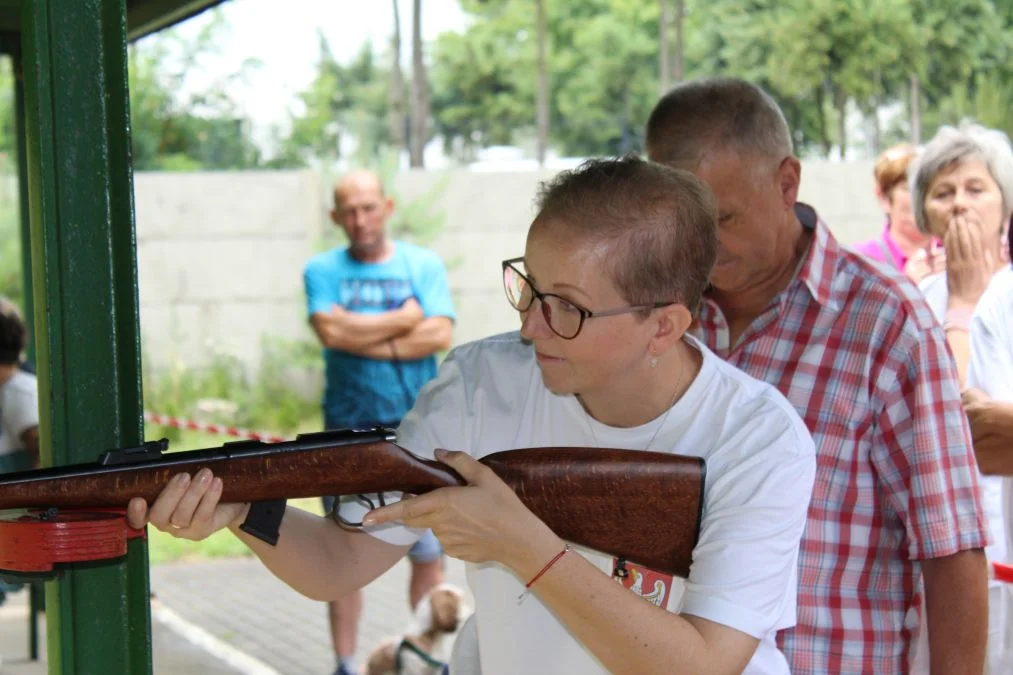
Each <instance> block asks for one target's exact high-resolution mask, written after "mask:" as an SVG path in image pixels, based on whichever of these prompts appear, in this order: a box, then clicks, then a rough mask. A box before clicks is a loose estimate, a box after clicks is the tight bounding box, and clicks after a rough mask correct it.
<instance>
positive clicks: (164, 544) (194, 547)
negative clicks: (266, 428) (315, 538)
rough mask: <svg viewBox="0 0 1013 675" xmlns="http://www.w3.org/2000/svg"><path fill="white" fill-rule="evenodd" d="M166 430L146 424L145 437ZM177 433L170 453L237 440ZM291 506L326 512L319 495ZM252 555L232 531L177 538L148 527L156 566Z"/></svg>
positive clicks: (158, 434) (190, 432)
mask: <svg viewBox="0 0 1013 675" xmlns="http://www.w3.org/2000/svg"><path fill="white" fill-rule="evenodd" d="M163 431H164V428H163V427H160V426H157V425H150V424H149V425H145V438H146V439H148V440H151V439H155V438H161V437H162V436H164V435H166V434H164V433H162V432H163ZM174 436H177V438H175V439H173V440H171V441H170V446H169V449H170V452H179V451H182V450H195V449H198V448H210V447H216V446H220V445H221V444H222V443H226V442H228V441H230V440H236V439H232V438H229V437H225V436H215V435H212V434H205V433H201V432H197V431H186V430H179V433H178V435H177V434H174ZM289 506H295V507H298V508H301V509H303V510H304V511H309V512H310V513H315V514H317V515H322V514H323V507H322V505H321V503H320V499H318V498H309V499H293V500H290V501H289ZM250 555H253V554H252V552H251V551H250V549H249V548H247V547H246V544H244V543H242V542H241V541H239V539H238V538H237V537H236V536H235V535H233V534H232V533H231V532H228V531H224V530H223V531H221V532H216V533H214V534H213V535H211V536H210V537H208V538H207V539H205V540H204V541H189V540H187V539H177V538H175V537H173V536H172V535H169V534H166V533H165V532H160V531H159V530H157V529H155V528H154V527H149V528H148V556H149V560H150V562H151V564H152V565H160V564H163V563H170V562H187V561H197V560H209V559H215V558H237V557H243V556H250Z"/></svg>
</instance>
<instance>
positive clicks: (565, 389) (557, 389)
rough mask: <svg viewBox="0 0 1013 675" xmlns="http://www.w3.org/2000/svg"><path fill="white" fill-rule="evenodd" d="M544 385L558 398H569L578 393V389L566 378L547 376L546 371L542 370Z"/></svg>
mask: <svg viewBox="0 0 1013 675" xmlns="http://www.w3.org/2000/svg"><path fill="white" fill-rule="evenodd" d="M542 384H544V385H545V388H546V389H548V390H549V391H551V392H552V393H553V394H555V395H556V396H569V395H570V394H573V393H576V391H577V388H576V387H574V386H573V385H572V384H571V383H569V382H567V381H566V380H565V379H564V378H561V377H552V376H551V375H548V376H547V375H546V373H545V371H544V370H542Z"/></svg>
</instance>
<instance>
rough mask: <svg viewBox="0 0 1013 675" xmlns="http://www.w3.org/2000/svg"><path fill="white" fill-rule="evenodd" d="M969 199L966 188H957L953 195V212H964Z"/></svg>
mask: <svg viewBox="0 0 1013 675" xmlns="http://www.w3.org/2000/svg"><path fill="white" fill-rule="evenodd" d="M969 203H970V199H969V195H968V194H967V190H963V189H958V190H957V191H956V192H955V193H954V195H953V213H955V214H962V213H965V212H966V211H967V209H968V207H969Z"/></svg>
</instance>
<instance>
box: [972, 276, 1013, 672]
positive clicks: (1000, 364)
mask: <svg viewBox="0 0 1013 675" xmlns="http://www.w3.org/2000/svg"><path fill="white" fill-rule="evenodd" d="M967 384H968V386H970V387H976V388H978V389H981V390H982V391H984V392H985V393H986V394H988V395H989V396H991V397H992V398H994V399H996V400H999V401H1013V268H1010V267H1009V266H1006V268H1005V269H1003V270H1001V271H1000V272H998V273H997V274H996V275H995V276H994V277H992V280H991V281H990V282H989V283H988V288H986V289H985V293H984V294H983V295H982V296H981V299H980V300H979V301H978V306H977V307H975V309H974V316H973V317H972V318H971V363H970V366H969V368H968V372H967ZM985 480H986V481H987V484H988V487H987V488H986V489H988V490H990V491H991V490H992V489H993V484H994V485H995V486H997V487H998V488H999V489H1000V490H1001V504H1000V507H999V512H1000V514H1001V517H1002V522H1000V523H998V524H994V525H993V527H992V532H993V536H994V537H995V540H996V541H995V544H993V545H992V546H991V547H990V556H989V557H990V558H991V559H993V560H1000V561H1002V562H1006V563H1013V553H1011V551H1010V542H1013V480H1011V479H1009V478H1000V477H997V476H988V477H987V478H986V479H985ZM996 586H998V588H997V587H996ZM1011 595H1013V589H1011V588H1010V586H1009V584H1005V583H1002V582H994V583H992V584H990V588H989V627H988V661H987V663H988V668H987V672H988V673H989V675H993V674H996V673H1008V672H1011V669H1013V616H1011V611H1013V602H1011V600H1013V598H1011Z"/></svg>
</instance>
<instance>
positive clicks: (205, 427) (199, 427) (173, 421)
mask: <svg viewBox="0 0 1013 675" xmlns="http://www.w3.org/2000/svg"><path fill="white" fill-rule="evenodd" d="M144 421H145V422H151V423H152V424H161V425H162V426H166V427H175V428H176V429H190V430H192V431H203V432H204V433H207V434H224V435H226V436H235V437H237V438H251V439H253V440H255V441H264V442H266V443H280V442H281V441H284V440H286V439H285V438H283V437H281V436H271V435H269V434H262V433H258V432H256V431H250V430H249V429H240V428H239V427H230V426H228V425H225V424H206V423H204V422H197V421H195V420H188V419H181V418H179V417H170V416H169V415H159V414H158V413H153V412H145V413H144Z"/></svg>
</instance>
